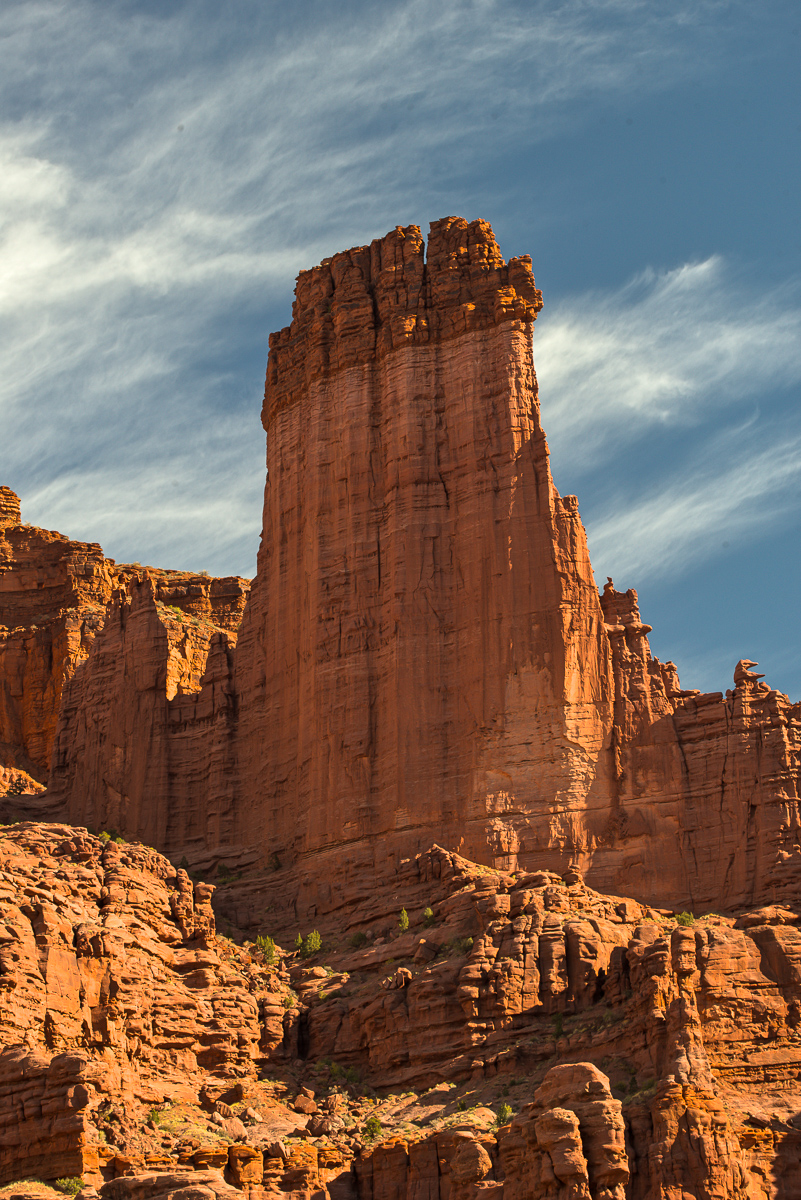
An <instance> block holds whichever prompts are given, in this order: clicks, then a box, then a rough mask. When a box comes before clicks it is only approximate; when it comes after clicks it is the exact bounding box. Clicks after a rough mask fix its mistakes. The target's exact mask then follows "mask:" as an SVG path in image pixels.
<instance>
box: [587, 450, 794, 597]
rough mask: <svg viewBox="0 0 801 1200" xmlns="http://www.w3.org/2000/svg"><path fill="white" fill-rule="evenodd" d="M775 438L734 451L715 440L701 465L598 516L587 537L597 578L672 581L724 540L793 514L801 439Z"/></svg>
mask: <svg viewBox="0 0 801 1200" xmlns="http://www.w3.org/2000/svg"><path fill="white" fill-rule="evenodd" d="M774 437H775V440H773V441H770V440H767V444H763V446H762V447H761V448H759V447H756V448H755V447H754V446H753V445H748V444H747V443H748V441H749V439H748V438H746V439H744V440H745V442H746V445H742V444H738V445H737V446H736V448H735V453H734V454H731V453H729V451H730V450H731V449H732V446H731V445H730V444H728V445H727V441H728V439H726V438H720V439H716V440H715V441H714V442H713V443H712V444H711V445H710V446H709V447H708V450H707V454H708V457H707V461H706V462H705V463H704V464H703V465H702V466H701V467H700V468H699V467H696V469H695V470H692V471H690V472H688V473H687V474H686V475H681V476H676V475H674V476H673V477H672V478H670V479H668V480H667V481H663V482H662V484H661V486H657V487H655V488H653V489H649V491H648V493H647V494H646V495H645V496H643V497H641V498H640V499H639V500H638V501H637V502H635V503H634V504H632V505H630V506H626V507H625V508H624V509H622V510H620V509H619V510H617V511H614V512H607V513H605V514H603V513H598V514H596V515H595V516H594V517H593V518H592V519H591V520H590V521H589V522H588V531H587V532H588V538H589V543H590V551H591V554H592V559H593V564H594V566H595V569H596V572H597V575H598V576H599V578H601V579H603V578H605V577H606V575H607V574H609V575H619V576H620V577H621V578H623V579H626V580H635V581H636V582H637V584H638V585H640V584H643V583H645V582H646V581H651V580H654V579H659V578H664V577H666V576H667V577H671V578H676V577H678V576H679V575H681V574H683V573H684V572H685V571H686V570H687V569H688V568H689V567H690V566H692V565H694V564H695V563H697V562H698V561H699V560H700V559H704V558H710V557H714V556H716V555H718V554H719V552H720V549H721V545H722V543H723V542H724V541H725V542H727V543H728V542H730V541H731V542H745V541H746V540H747V539H749V538H752V537H753V536H755V535H756V534H757V533H759V531H760V530H763V529H765V528H767V527H769V526H771V525H774V524H775V523H776V522H777V521H778V520H781V519H784V518H786V517H787V516H788V514H791V513H793V512H797V511H798V507H799V499H801V435H798V434H796V436H794V437H791V438H790V439H788V438H787V437H786V435H785V434H780V435H779V436H776V435H775V434H774ZM765 440H766V439H763V442H764V441H765ZM739 441H740V439H738V442H739Z"/></svg>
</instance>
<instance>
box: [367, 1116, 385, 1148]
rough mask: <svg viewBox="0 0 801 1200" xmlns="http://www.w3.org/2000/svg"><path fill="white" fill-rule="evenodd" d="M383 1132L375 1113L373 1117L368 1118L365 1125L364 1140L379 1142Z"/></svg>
mask: <svg viewBox="0 0 801 1200" xmlns="http://www.w3.org/2000/svg"><path fill="white" fill-rule="evenodd" d="M383 1132H384V1130H383V1126H382V1125H381V1122H380V1121H379V1119H378V1117H377V1116H376V1115H375V1113H373V1115H372V1117H368V1118H367V1120H366V1121H365V1123H364V1140H365V1141H366V1142H377V1141H378V1139H379V1138H380V1137H381V1134H382V1133H383Z"/></svg>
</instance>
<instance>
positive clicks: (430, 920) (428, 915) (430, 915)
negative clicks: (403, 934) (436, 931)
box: [423, 908, 434, 929]
mask: <svg viewBox="0 0 801 1200" xmlns="http://www.w3.org/2000/svg"><path fill="white" fill-rule="evenodd" d="M423 924H424V925H425V927H426V929H430V928H431V926H432V925H433V924H434V910H433V908H424V909H423Z"/></svg>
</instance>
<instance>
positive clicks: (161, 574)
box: [0, 488, 250, 844]
mask: <svg viewBox="0 0 801 1200" xmlns="http://www.w3.org/2000/svg"><path fill="white" fill-rule="evenodd" d="M249 586H250V585H249V583H248V581H247V580H244V579H239V578H238V577H231V578H227V579H213V578H210V577H209V576H207V575H196V574H192V573H190V572H181V571H163V570H160V569H158V568H154V567H142V566H141V565H140V564H139V563H133V564H117V563H115V562H114V560H113V559H109V558H106V557H105V556H104V554H103V551H102V549H101V548H100V546H98V545H96V544H87V543H84V542H73V541H70V540H69V539H68V538H66V537H64V536H63V535H62V534H60V533H55V532H53V531H50V530H45V529H38V528H36V527H34V526H30V525H26V524H22V523H21V514H20V503H19V499H18V497H17V496H15V494H14V493H13V492H12V491H11V489H10V488H2V489H0V792H4V791H6V790H8V788H13V787H14V786H15V784H17V783H18V782H20V781H21V783H22V787H23V788H24V789H25V790H33V788H34V787H35V783H34V781H35V780H40V781H47V780H48V779H49V784H50V788H49V791H50V800H51V801H52V804H51V807H52V806H55V805H58V804H59V803H64V805H65V812H69V811H71V810H72V808H79V809H80V812H79V815H80V816H81V817H82V818H83V819H84V820H85V821H88V822H89V824H94V823H96V824H97V827H98V828H106V827H108V828H119V827H121V826H125V825H128V826H131V827H133V826H136V827H137V828H139V827H140V825H141V830H142V831H143V832H146V833H147V834H148V836H149V838H150V840H151V841H153V842H158V843H159V844H166V821H167V818H168V814H169V813H170V811H171V810H170V808H169V806H163V805H161V804H160V803H159V802H156V803H154V799H155V798H156V797H161V798H162V799H165V800H166V799H167V797H168V795H169V788H168V786H167V784H166V776H167V773H168V772H169V771H170V770H171V769H174V762H173V758H174V757H175V755H176V754H177V757H178V759H179V767H178V768H177V770H176V775H177V776H178V777H180V778H182V779H185V780H186V788H187V790H191V789H192V788H196V787H197V785H198V779H197V776H196V774H195V773H194V768H193V766H192V765H191V763H194V762H195V757H196V756H195V751H196V747H194V746H193V747H192V748H191V749H190V750H186V751H182V749H181V747H182V746H183V745H184V744H185V743H186V742H187V740H189V741H191V740H192V737H193V736H195V737H199V736H203V737H204V741H205V742H208V736H207V735H208V725H209V723H212V724H213V723H214V720H215V719H216V712H217V710H218V709H219V707H220V704H219V703H218V700H217V698H216V693H217V691H219V688H216V684H215V681H219V679H220V673H221V671H222V672H223V674H225V673H227V672H228V670H229V664H228V658H227V654H228V652H229V650H230V647H231V646H232V645H233V644H235V642H236V632H235V631H236V629H237V628H238V626H239V623H240V621H241V618H242V612H243V610H244V607H245V601H246V599H247V595H248V591H249ZM107 620H108V626H107V627H106V624H107ZM98 638H99V640H98V644H97V647H96V653H94V654H92V655H91V656H90V650H92V648H93V647H94V644H95V640H96V639H98ZM87 660H89V661H87ZM84 665H85V670H84V669H83V667H84ZM79 667H81V668H82V669H81V670H80V671H78V668H79ZM76 672H77V676H76ZM206 676H207V677H208V678H209V679H210V681H212V682H211V684H210V689H209V695H210V696H211V701H210V703H211V707H212V709H213V710H214V713H213V714H211V713H210V712H209V711H208V708H207V704H206V698H205V696H204V701H203V703H202V704H199V705H198V706H197V708H198V713H197V720H198V721H200V722H201V723H202V725H203V727H204V734H202V735H201V734H200V733H198V731H197V730H196V729H195V725H194V723H193V722H194V719H195V717H194V712H193V713H192V714H191V715H190V714H188V713H187V711H186V703H185V702H184V697H193V696H194V694H195V693H198V692H199V691H200V688H201V680H202V679H203V678H204V677H206ZM173 701H174V703H171V702H173ZM189 703H190V705H192V700H190V702H189ZM57 729H58V730H59V733H58V736H56V733H57ZM173 733H174V735H175V736H174V739H173V740H174V742H175V743H176V744H177V746H178V749H177V750H176V749H174V748H173V745H172V741H171V734H173ZM229 740H230V739H229ZM54 751H55V753H54ZM182 753H185V756H186V758H187V760H188V761H186V762H184V763H183V764H181V755H182ZM200 759H201V761H203V762H204V763H205V764H206V767H207V769H208V770H211V771H212V772H213V770H214V767H213V755H210V754H209V752H208V746H205V747H204V749H203V751H202V752H201V754H200ZM181 765H183V766H185V768H186V769H185V770H184V771H183V772H182V770H181ZM51 768H52V770H51ZM26 772H27V773H28V775H29V776H30V777H31V778H28V775H26V774H25V773H26ZM202 773H203V772H202V770H201V775H202ZM172 811H174V809H173V810H172ZM215 829H216V825H215ZM204 831H205V826H204ZM189 832H190V831H189V829H187V830H182V833H186V834H187V835H188V834H189ZM212 837H214V834H212Z"/></svg>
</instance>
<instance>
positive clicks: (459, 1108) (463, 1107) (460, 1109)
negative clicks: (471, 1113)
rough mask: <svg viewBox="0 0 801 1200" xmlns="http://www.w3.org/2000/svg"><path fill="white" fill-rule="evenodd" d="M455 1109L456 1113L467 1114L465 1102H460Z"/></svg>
mask: <svg viewBox="0 0 801 1200" xmlns="http://www.w3.org/2000/svg"><path fill="white" fill-rule="evenodd" d="M456 1108H457V1111H458V1112H467V1101H466V1100H460V1101H459V1103H458V1104H457V1105H456Z"/></svg>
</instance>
